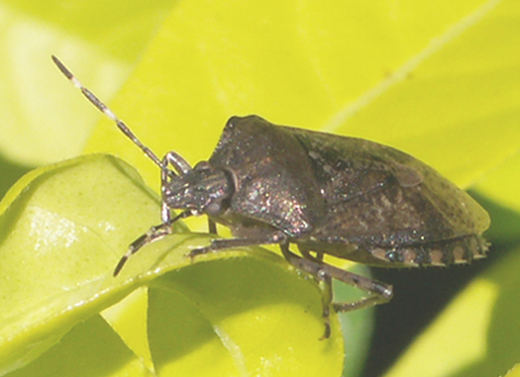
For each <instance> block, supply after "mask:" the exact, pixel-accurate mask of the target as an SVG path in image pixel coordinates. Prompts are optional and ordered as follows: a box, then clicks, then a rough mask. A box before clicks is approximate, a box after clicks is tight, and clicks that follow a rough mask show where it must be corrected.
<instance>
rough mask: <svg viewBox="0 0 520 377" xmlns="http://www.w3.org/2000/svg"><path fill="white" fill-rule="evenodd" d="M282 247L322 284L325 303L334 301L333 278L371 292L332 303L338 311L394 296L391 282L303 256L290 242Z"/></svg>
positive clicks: (325, 312)
mask: <svg viewBox="0 0 520 377" xmlns="http://www.w3.org/2000/svg"><path fill="white" fill-rule="evenodd" d="M280 248H281V250H282V253H283V255H284V257H285V259H287V261H288V262H289V263H291V264H292V265H293V266H295V267H297V268H299V269H300V270H302V271H305V272H308V273H310V274H311V275H313V276H315V277H316V278H317V280H318V282H320V285H321V286H320V288H321V290H322V292H323V293H324V296H323V297H322V303H323V305H327V306H330V304H331V303H332V291H331V284H330V283H331V280H332V278H334V279H337V280H340V281H342V282H344V283H347V284H349V285H353V286H355V287H357V288H359V289H361V290H363V291H366V292H368V293H370V295H369V296H367V297H363V298H361V299H360V300H357V301H353V302H340V303H336V302H335V303H332V307H333V308H334V310H335V311H337V312H345V311H350V310H355V309H361V308H368V307H371V306H374V305H378V304H382V303H385V302H388V301H390V299H391V298H392V295H393V289H392V286H391V285H389V284H385V283H383V282H380V281H377V280H374V279H369V278H367V277H364V276H361V275H358V274H355V273H353V272H350V271H345V270H342V269H340V268H337V267H334V266H331V265H329V264H326V263H323V262H322V261H321V260H319V259H316V258H311V259H308V258H302V257H300V256H298V255H296V254H294V253H293V252H291V251H290V250H289V244H288V242H285V243H281V244H280ZM305 254H307V253H303V255H305ZM323 313H324V315H325V314H328V311H327V310H326V309H325V308H324V309H323ZM326 326H327V323H326ZM325 335H326V334H325Z"/></svg>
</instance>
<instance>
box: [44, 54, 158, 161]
mask: <svg viewBox="0 0 520 377" xmlns="http://www.w3.org/2000/svg"><path fill="white" fill-rule="evenodd" d="M52 61H53V62H54V64H56V66H57V67H58V68H59V70H60V71H61V73H63V74H64V75H65V77H67V78H68V79H69V80H70V81H72V83H73V84H74V86H75V87H76V88H78V89H79V90H81V93H83V95H84V96H85V97H87V99H88V100H89V101H90V102H91V103H92V104H93V105H94V106H96V107H97V108H98V109H99V110H100V111H101V112H102V113H103V114H105V115H106V116H107V117H109V118H110V119H112V120H113V121H114V122H115V123H116V125H117V127H118V128H119V129H120V130H121V131H122V132H123V133H124V134H125V135H126V136H127V137H128V138H129V139H130V140H132V141H133V142H134V144H135V145H137V146H138V147H139V148H141V150H142V151H143V152H144V154H146V155H147V156H148V157H149V158H150V159H151V160H152V161H153V162H155V164H156V165H158V166H159V167H160V168H162V167H163V164H162V162H161V160H160V159H159V158H158V157H157V156H156V155H155V153H153V152H152V150H151V149H150V148H148V147H147V146H145V145H144V144H143V143H141V141H140V140H139V139H138V138H137V136H135V135H134V133H133V132H132V131H130V129H129V128H128V127H127V125H126V124H125V123H124V122H123V121H122V120H120V119H119V118H118V117H117V116H116V114H114V113H113V112H112V110H110V109H109V108H108V107H107V105H105V104H104V103H103V102H102V101H101V100H100V99H99V98H97V97H96V95H95V94H94V93H92V92H91V91H90V90H88V89H87V88H85V87H84V86H83V84H81V82H80V81H79V80H78V79H77V78H76V77H75V76H74V75H73V74H72V72H71V71H69V69H68V68H67V67H65V65H64V64H63V63H62V62H61V61H60V60H59V59H58V58H57V57H56V56H54V55H52Z"/></svg>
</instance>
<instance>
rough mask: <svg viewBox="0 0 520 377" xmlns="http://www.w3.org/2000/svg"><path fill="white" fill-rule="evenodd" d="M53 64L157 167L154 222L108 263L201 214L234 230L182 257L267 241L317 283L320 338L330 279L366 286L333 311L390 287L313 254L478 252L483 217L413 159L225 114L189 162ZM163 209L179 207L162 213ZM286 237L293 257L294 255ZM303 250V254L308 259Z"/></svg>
mask: <svg viewBox="0 0 520 377" xmlns="http://www.w3.org/2000/svg"><path fill="white" fill-rule="evenodd" d="M52 59H53V61H54V63H55V64H56V65H57V66H58V68H59V69H60V71H61V72H62V73H63V74H64V75H65V76H66V77H67V78H68V79H69V80H71V81H72V83H73V84H74V85H75V86H76V87H77V88H78V89H80V90H81V92H82V93H83V95H84V96H85V97H86V98H87V99H88V100H89V101H90V102H91V103H92V104H94V105H95V106H96V107H97V108H98V109H99V110H100V111H101V112H103V113H104V114H105V115H106V116H108V117H109V118H110V119H112V120H113V121H114V122H115V124H116V125H117V127H118V128H119V129H120V130H121V131H122V132H123V134H124V135H126V136H127V137H128V138H129V139H130V140H131V141H132V142H133V143H134V144H135V145H136V146H137V147H139V148H140V149H141V150H142V151H143V153H145V154H146V155H147V156H148V157H149V158H150V159H151V160H152V161H153V162H154V163H155V164H156V165H158V167H159V168H160V170H161V182H162V183H161V191H162V199H163V202H162V210H161V218H162V223H161V224H159V225H156V226H153V227H151V228H150V230H149V231H148V232H146V233H145V234H143V235H142V236H141V237H139V238H137V239H136V240H135V241H134V242H133V243H132V244H131V245H130V247H129V249H128V251H127V253H126V254H125V255H123V257H122V258H121V259H120V261H119V263H118V264H117V266H116V267H115V269H114V273H113V274H114V276H116V275H117V274H118V273H119V272H120V271H121V269H122V267H123V265H124V264H125V263H126V261H127V260H128V258H129V257H130V256H131V255H133V254H135V253H136V252H137V251H138V250H139V249H140V248H141V247H143V246H144V245H146V244H148V243H150V242H154V241H156V240H158V239H161V238H162V237H165V236H167V235H168V234H170V233H171V232H172V225H173V223H174V222H175V221H177V220H179V219H181V218H185V217H188V216H193V215H201V214H206V215H208V216H209V218H210V219H211V221H210V231H212V232H215V230H216V228H215V222H219V223H222V224H224V225H227V226H229V228H230V229H231V231H232V233H233V235H234V237H235V238H233V239H215V240H213V241H212V242H211V244H210V245H208V246H207V247H204V248H202V249H196V250H193V251H192V252H191V253H190V256H191V257H194V256H196V255H198V254H201V253H206V252H212V251H217V250H221V249H226V248H230V247H238V246H249V245H261V244H279V245H280V248H281V250H282V253H283V255H284V256H285V258H286V259H287V261H289V262H290V263H291V264H293V265H294V266H296V267H297V268H299V269H301V270H303V271H306V272H308V273H310V274H312V275H313V276H314V277H315V278H316V280H317V281H318V282H319V285H320V288H321V289H322V291H323V295H322V307H323V313H322V314H323V318H324V322H325V332H324V335H323V338H327V337H328V336H329V335H330V326H329V323H328V317H329V308H330V306H331V303H332V291H331V280H332V278H335V279H338V280H341V281H343V282H346V283H348V284H352V285H354V286H357V287H359V288H361V289H363V290H365V291H367V292H369V293H371V296H369V297H365V298H363V299H361V300H358V301H355V302H347V303H332V306H333V308H334V309H335V310H337V311H343V310H352V309H356V308H362V307H367V306H371V305H375V304H378V303H382V302H386V301H388V300H389V299H390V298H391V297H392V287H391V286H389V285H387V284H385V283H381V282H378V281H375V280H372V279H368V278H366V277H363V276H359V275H356V274H354V273H352V272H349V271H344V270H341V269H338V268H336V267H334V266H331V265H328V264H326V263H324V262H323V261H322V257H323V254H332V255H335V256H337V257H340V258H346V259H351V260H354V261H359V262H363V263H368V264H372V265H379V266H387V267H392V266H393V267H401V266H419V265H425V266H427V265H447V264H450V263H463V262H470V261H471V260H472V259H473V258H478V257H481V256H484V254H485V252H486V250H487V244H486V242H485V240H484V239H483V238H482V236H481V234H482V232H483V231H484V230H486V229H487V227H488V226H489V217H488V215H487V213H486V212H485V211H484V210H483V209H482V208H481V207H480V206H479V205H478V204H477V203H476V202H475V201H474V200H473V199H472V198H471V197H470V196H469V195H467V194H466V193H465V192H463V191H462V190H459V189H458V188H457V187H456V186H454V185H453V184H452V183H450V182H449V181H447V180H446V179H444V178H443V177H441V176H440V175H439V174H438V173H436V172H435V171H434V170H433V169H432V168H430V167H428V166H427V165H425V164H423V163H421V162H420V161H417V160H416V159H414V158H413V157H411V156H409V155H407V154H405V153H403V152H399V151H397V150H395V149H393V148H390V147H386V146H383V145H380V144H377V143H373V142H370V141H367V140H362V139H355V138H347V137H341V136H335V135H330V134H324V133H318V132H311V131H305V130H302V129H298V128H290V127H282V126H275V125H273V124H271V123H269V122H268V121H266V120H264V119H262V118H260V117H257V116H247V117H243V118H240V117H232V118H231V119H230V120H229V121H228V123H227V125H226V127H225V128H224V131H223V133H222V136H221V138H220V141H219V143H218V145H217V147H216V149H215V151H214V153H213V155H212V156H211V158H210V159H209V160H208V161H202V162H199V163H198V164H197V165H196V166H195V167H194V168H192V167H191V166H190V164H189V163H188V162H187V161H185V160H184V159H183V158H182V157H181V156H180V155H179V154H177V153H176V152H173V151H172V152H168V153H167V154H166V155H165V156H164V157H163V158H162V159H159V158H158V157H157V156H156V155H155V153H154V152H153V151H152V150H151V149H149V148H148V147H147V146H145V145H144V144H143V143H142V142H141V141H140V140H139V139H138V138H137V137H136V136H135V135H134V134H133V132H132V131H131V130H130V128H128V126H127V125H126V124H125V123H124V122H123V121H122V120H120V119H119V118H118V117H117V116H116V115H115V113H114V112H112V110H110V109H109V108H108V107H107V106H106V105H105V104H104V103H103V102H102V101H101V100H99V99H98V98H97V97H96V96H95V95H94V94H93V93H92V92H91V91H90V90H89V89H87V88H86V87H84V86H83V85H82V84H81V83H80V82H79V80H78V79H76V77H74V75H73V74H72V73H71V72H70V71H69V70H68V68H67V67H65V65H64V64H63V63H62V62H61V61H59V60H58V59H57V58H56V57H54V56H53V57H52ZM172 209H180V210H182V212H181V213H180V214H178V215H176V216H172V213H171V210H172ZM291 243H294V244H296V245H298V248H299V250H300V252H301V254H302V256H298V255H296V254H294V253H293V252H292V251H291V250H290V249H289V245H290V244H291ZM310 252H315V253H316V254H315V255H312V254H311V253H310Z"/></svg>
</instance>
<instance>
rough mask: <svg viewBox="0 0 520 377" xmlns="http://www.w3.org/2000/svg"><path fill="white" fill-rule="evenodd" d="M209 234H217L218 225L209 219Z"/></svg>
mask: <svg viewBox="0 0 520 377" xmlns="http://www.w3.org/2000/svg"><path fill="white" fill-rule="evenodd" d="M208 232H209V233H210V234H217V224H215V222H214V221H213V220H211V219H210V218H209V217H208Z"/></svg>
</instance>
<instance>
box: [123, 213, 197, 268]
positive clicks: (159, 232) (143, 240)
mask: <svg viewBox="0 0 520 377" xmlns="http://www.w3.org/2000/svg"><path fill="white" fill-rule="evenodd" d="M188 216H191V211H189V210H187V211H184V212H182V213H180V214H179V215H177V216H176V217H174V218H170V219H169V220H168V221H167V222H164V223H162V224H159V225H155V226H152V227H151V228H150V229H149V230H148V232H146V233H145V234H143V235H142V236H140V237H139V238H137V239H136V240H135V241H134V242H132V243H131V244H130V246H129V247H128V250H127V252H126V253H125V255H123V256H122V257H121V259H120V260H119V262H118V263H117V266H116V268H115V269H114V273H113V275H114V276H117V275H118V274H119V272H120V271H121V269H122V268H123V266H124V265H125V263H126V261H127V260H128V258H130V257H131V256H132V255H134V254H135V253H137V252H138V251H139V250H140V249H141V248H142V247H143V246H145V245H147V244H149V243H152V242H155V241H157V240H160V239H161V238H163V237H165V236H167V235H168V234H171V232H172V225H173V223H175V222H176V221H177V220H179V219H181V218H185V217H188Z"/></svg>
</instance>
